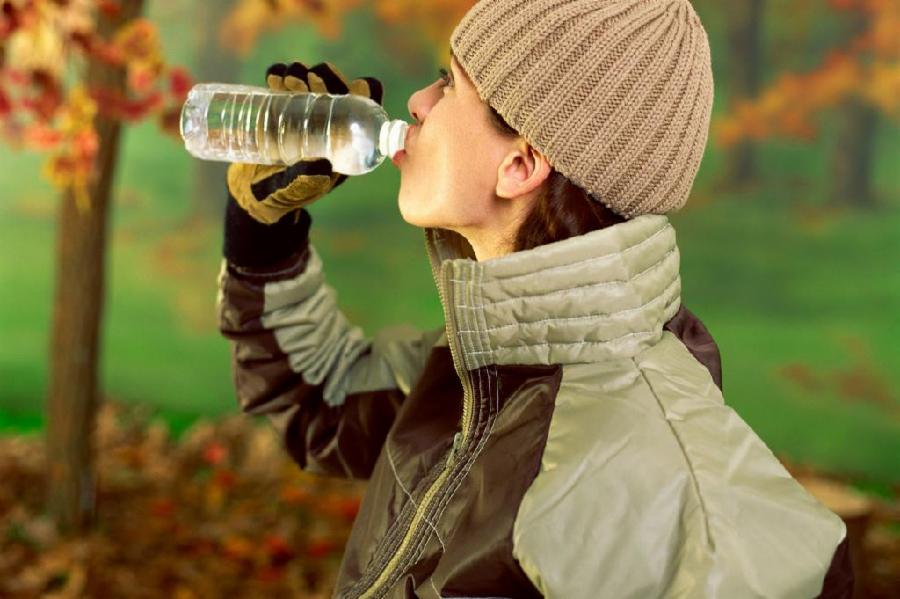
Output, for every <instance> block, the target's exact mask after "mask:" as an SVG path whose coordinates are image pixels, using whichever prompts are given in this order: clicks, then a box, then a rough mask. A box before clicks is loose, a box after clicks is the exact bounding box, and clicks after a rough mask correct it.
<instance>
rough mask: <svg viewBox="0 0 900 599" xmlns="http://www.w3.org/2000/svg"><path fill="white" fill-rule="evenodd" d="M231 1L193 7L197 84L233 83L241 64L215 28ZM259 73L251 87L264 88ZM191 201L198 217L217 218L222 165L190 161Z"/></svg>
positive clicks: (222, 185) (217, 0) (222, 188)
mask: <svg viewBox="0 0 900 599" xmlns="http://www.w3.org/2000/svg"><path fill="white" fill-rule="evenodd" d="M232 4H234V0H206V1H204V2H197V3H196V4H195V5H194V10H196V15H195V19H196V20H195V23H197V29H196V35H197V37H196V42H195V51H196V57H197V58H196V61H195V64H196V65H197V68H196V71H195V73H194V74H195V76H196V78H197V80H198V81H208V82H221V83H237V81H238V77H239V76H240V67H241V63H240V62H239V60H238V58H237V56H236V55H235V54H234V52H233V51H230V50H227V49H225V48H222V46H221V45H220V44H219V42H218V40H219V26H220V25H221V23H222V17H223V16H225V15H226V14H228V9H229V8H230V7H231V5H232ZM264 84H265V82H264V81H263V78H262V74H260V77H259V81H258V82H256V83H254V85H264ZM192 163H193V167H192V185H191V192H192V195H193V198H192V202H193V206H194V211H195V213H197V214H198V215H199V216H206V217H213V218H221V217H222V214H223V212H224V210H225V203H226V200H227V199H228V192H227V191H226V188H225V170H226V168H227V167H228V165H227V164H226V163H224V162H211V161H208V160H194V161H192Z"/></svg>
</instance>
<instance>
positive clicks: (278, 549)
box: [263, 534, 295, 566]
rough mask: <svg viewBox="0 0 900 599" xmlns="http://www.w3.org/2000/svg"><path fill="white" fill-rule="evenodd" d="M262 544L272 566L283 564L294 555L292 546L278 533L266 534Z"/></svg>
mask: <svg viewBox="0 0 900 599" xmlns="http://www.w3.org/2000/svg"><path fill="white" fill-rule="evenodd" d="M263 544H264V546H265V550H266V554H267V555H268V556H269V564H270V565H272V566H283V565H284V564H286V563H287V562H289V561H290V560H291V559H293V557H294V555H295V552H294V550H293V548H292V547H291V546H290V545H289V544H288V542H287V540H285V538H284V537H282V536H280V535H274V534H273V535H269V536H267V537H266V538H265V541H264V542H263Z"/></svg>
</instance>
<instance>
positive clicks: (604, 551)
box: [513, 332, 846, 599]
mask: <svg viewBox="0 0 900 599" xmlns="http://www.w3.org/2000/svg"><path fill="white" fill-rule="evenodd" d="M845 534H846V528H845V526H844V523H843V521H842V520H841V519H840V518H839V517H838V516H837V515H835V514H834V513H832V512H831V511H829V510H828V509H827V508H825V507H824V506H823V505H821V504H820V503H819V502H818V501H817V500H816V499H814V498H813V497H812V496H811V495H810V494H809V493H807V492H806V491H805V490H804V489H803V487H802V486H801V485H800V484H799V483H798V482H797V481H796V480H794V479H793V478H792V477H791V476H790V475H789V473H788V472H787V471H786V470H785V469H784V467H783V466H782V465H781V463H780V462H779V461H778V460H777V458H776V457H775V456H774V455H773V454H772V452H771V451H770V450H769V449H768V448H767V447H766V446H765V444H764V443H763V442H762V440H761V439H760V438H759V437H758V436H757V435H756V434H755V433H754V432H753V431H752V430H751V428H750V427H749V426H748V425H747V424H746V423H745V422H744V421H743V420H742V419H741V418H740V417H739V416H738V415H737V414H736V413H735V412H734V410H732V409H731V408H730V407H729V406H727V405H725V404H724V402H723V398H722V395H721V393H720V392H719V389H718V387H716V385H715V384H714V383H713V381H712V378H711V376H710V374H709V372H708V371H707V370H706V369H705V368H704V367H703V366H702V365H701V364H700V363H699V362H697V361H696V360H695V359H694V358H693V356H691V355H690V353H689V352H688V351H687V349H686V348H685V347H684V345H682V344H681V342H679V341H678V339H677V338H676V337H675V336H674V335H672V334H671V333H670V332H665V333H664V335H663V337H662V339H661V340H660V342H659V343H657V344H656V345H654V346H653V347H651V348H649V349H647V350H646V351H644V352H642V353H640V354H639V355H637V356H635V357H634V359H625V360H618V361H615V362H606V363H603V364H591V365H577V364H576V365H567V366H566V367H565V368H564V371H563V382H562V386H561V388H560V392H559V396H558V398H557V402H556V411H555V413H554V415H553V419H552V421H551V424H550V433H549V437H548V440H547V446H546V449H545V453H544V457H543V460H542V465H541V472H540V473H539V474H538V477H537V478H536V479H535V481H534V483H533V484H532V486H531V488H530V489H529V490H528V492H527V493H526V495H525V497H524V498H523V501H522V503H521V505H520V509H519V512H518V514H517V518H516V523H515V527H514V534H513V539H514V545H515V550H514V553H515V555H516V557H517V559H518V560H519V562H520V563H521V565H522V567H523V569H524V570H525V572H526V573H527V574H528V575H529V577H530V578H531V579H532V581H533V582H534V583H535V586H537V588H538V589H539V590H540V591H541V592H542V593H543V594H544V595H545V596H546V597H549V598H557V597H559V598H561V597H565V598H567V599H571V598H578V597H584V598H585V599H587V598H594V597H617V598H619V597H641V598H649V597H672V598H675V597H678V598H681V597H685V598H686V597H703V598H722V599H734V598H742V597H765V598H767V599H773V598H810V597H815V596H816V595H817V594H818V593H819V591H820V590H821V588H822V583H823V578H824V575H825V572H826V571H827V570H828V567H829V563H830V562H831V558H832V555H833V553H834V550H835V547H836V546H837V545H838V544H839V543H840V542H841V540H842V539H843V538H844V536H845Z"/></svg>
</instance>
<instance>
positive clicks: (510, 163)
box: [496, 138, 550, 199]
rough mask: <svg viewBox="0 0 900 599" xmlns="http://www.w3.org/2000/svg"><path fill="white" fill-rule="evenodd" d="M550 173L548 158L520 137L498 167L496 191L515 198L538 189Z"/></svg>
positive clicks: (503, 196) (500, 195) (503, 195)
mask: <svg viewBox="0 0 900 599" xmlns="http://www.w3.org/2000/svg"><path fill="white" fill-rule="evenodd" d="M549 175H550V163H549V162H547V158H546V157H545V156H544V155H543V154H541V153H540V152H538V151H537V150H535V149H534V148H533V147H531V146H530V145H529V144H528V142H526V141H525V140H524V139H522V138H519V139H518V141H516V144H515V145H514V146H513V147H512V148H511V149H510V151H509V152H508V153H507V154H506V156H505V157H504V158H503V161H502V162H501V163H500V166H499V167H498V168H497V189H496V193H497V195H498V196H499V197H501V198H507V199H513V198H517V197H519V196H522V195H525V194H527V193H529V192H531V191H533V190H534V189H537V188H538V187H540V186H541V184H542V183H543V182H544V181H545V180H546V179H547V177H548V176H549Z"/></svg>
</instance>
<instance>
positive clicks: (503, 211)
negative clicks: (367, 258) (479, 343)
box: [397, 57, 546, 259]
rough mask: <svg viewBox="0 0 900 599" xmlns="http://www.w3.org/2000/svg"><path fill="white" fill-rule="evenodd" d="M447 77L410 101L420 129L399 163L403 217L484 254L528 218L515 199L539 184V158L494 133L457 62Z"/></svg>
mask: <svg viewBox="0 0 900 599" xmlns="http://www.w3.org/2000/svg"><path fill="white" fill-rule="evenodd" d="M447 79H448V80H447V81H445V80H444V79H443V78H439V79H438V80H437V81H435V82H434V83H432V84H431V85H429V86H428V87H425V88H422V89H420V90H419V91H417V92H415V93H414V94H413V95H412V96H411V97H410V98H409V102H408V104H407V105H408V109H409V113H410V115H412V117H413V118H414V119H415V123H414V124H413V125H411V126H410V128H409V132H408V135H407V138H406V148H405V149H406V153H405V155H404V156H403V157H402V158H401V159H400V161H399V163H398V165H397V167H398V168H399V169H400V191H399V198H398V202H399V207H400V213H401V215H402V216H403V219H404V220H405V221H406V222H408V223H410V224H412V225H415V226H417V227H440V228H445V229H450V230H454V231H456V232H458V233H460V234H462V235H464V236H465V237H466V238H467V239H468V240H469V242H470V243H472V245H473V247H474V248H475V249H476V252H477V251H478V246H479V245H481V246H482V247H483V251H482V252H481V253H482V254H487V253H488V249H487V248H488V246H489V245H490V244H491V243H493V241H492V239H496V237H497V234H498V233H502V232H504V231H508V230H509V229H510V228H511V227H513V226H514V225H516V224H517V222H518V220H517V219H518V218H520V217H523V216H524V214H522V211H523V209H524V208H525V207H526V206H525V205H524V204H525V202H522V201H519V202H513V201H510V200H512V199H516V198H519V199H521V196H523V194H528V192H530V191H532V190H533V189H534V187H535V186H536V185H535V181H534V180H533V177H532V175H534V174H535V173H534V172H531V171H533V169H534V164H533V154H535V153H536V152H535V151H534V150H532V149H531V148H530V147H529V146H528V144H527V143H526V142H525V141H524V140H523V138H522V137H521V136H519V137H510V136H506V135H503V134H502V133H500V132H498V131H497V130H496V129H495V128H494V126H493V125H492V123H491V121H490V119H491V116H490V112H489V111H490V108H489V107H488V105H487V104H486V103H485V102H484V101H483V100H482V99H481V97H480V96H479V95H478V91H477V90H476V88H475V86H474V84H473V83H472V81H471V80H470V79H469V78H468V76H467V75H466V73H465V72H464V71H463V70H462V68H461V67H460V65H459V63H458V62H457V61H456V58H455V57H452V58H451V64H450V69H448V77H447ZM529 156H532V158H531V159H530V160H531V162H532V164H530V165H529V164H528V162H529ZM545 177H546V175H544V177H541V180H543V178H545ZM539 183H540V181H538V182H537V184H539ZM513 221H515V222H513ZM479 259H482V258H481V257H479Z"/></svg>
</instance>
